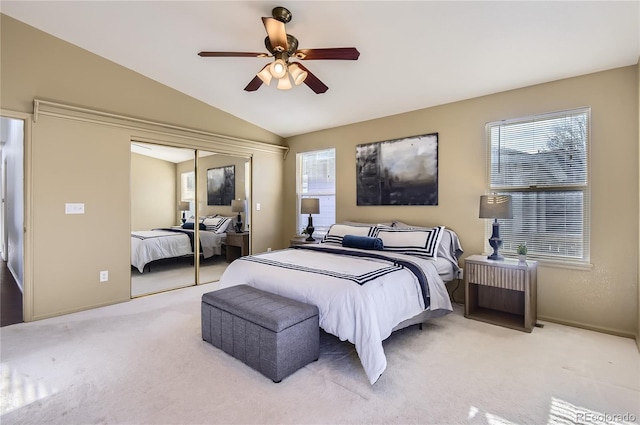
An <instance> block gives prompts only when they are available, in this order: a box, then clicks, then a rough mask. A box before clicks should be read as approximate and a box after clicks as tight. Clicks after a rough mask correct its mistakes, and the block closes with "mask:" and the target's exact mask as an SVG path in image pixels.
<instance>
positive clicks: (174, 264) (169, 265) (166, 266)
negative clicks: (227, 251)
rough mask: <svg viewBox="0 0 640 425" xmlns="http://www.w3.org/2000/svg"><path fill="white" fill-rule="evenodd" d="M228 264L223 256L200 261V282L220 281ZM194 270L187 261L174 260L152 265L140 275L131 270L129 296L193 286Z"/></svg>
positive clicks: (134, 269)
mask: <svg viewBox="0 0 640 425" xmlns="http://www.w3.org/2000/svg"><path fill="white" fill-rule="evenodd" d="M228 265H229V263H227V261H226V257H225V256H220V255H217V256H214V257H211V258H207V259H203V260H200V282H202V283H209V282H215V281H218V280H220V276H222V273H224V271H225V270H226V269H227V266H228ZM195 281H196V280H195V269H194V266H193V264H191V263H190V261H189V260H188V259H184V258H181V259H175V260H167V261H159V262H155V263H153V265H152V266H151V268H150V270H145V272H144V273H140V272H139V271H138V269H136V268H133V267H132V268H131V296H132V297H139V296H142V295H149V294H155V293H158V292H163V291H168V290H171V289H177V288H184V287H186V286H193V285H195Z"/></svg>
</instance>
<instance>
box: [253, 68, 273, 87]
mask: <svg viewBox="0 0 640 425" xmlns="http://www.w3.org/2000/svg"><path fill="white" fill-rule="evenodd" d="M256 75H257V76H258V78H260V79H261V80H262V82H263V83H265V84H266V85H269V83H271V78H273V77H272V76H271V72H269V65H266V66H265V67H264V68H262V69H261V70H260V72H258V73H257V74H256Z"/></svg>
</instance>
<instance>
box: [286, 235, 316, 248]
mask: <svg viewBox="0 0 640 425" xmlns="http://www.w3.org/2000/svg"><path fill="white" fill-rule="evenodd" d="M306 239H307V237H306V236H296V237H295V238H291V240H289V245H290V246H293V245H306V244H309V243H310V244H314V243H320V241H321V240H322V239H321V238H315V241H308V240H306Z"/></svg>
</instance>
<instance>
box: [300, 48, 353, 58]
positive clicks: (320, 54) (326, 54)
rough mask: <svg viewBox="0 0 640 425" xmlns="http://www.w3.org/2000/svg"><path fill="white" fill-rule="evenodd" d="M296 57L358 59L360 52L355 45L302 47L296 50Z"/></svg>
mask: <svg viewBox="0 0 640 425" xmlns="http://www.w3.org/2000/svg"><path fill="white" fill-rule="evenodd" d="M295 57H296V58H298V59H301V60H313V59H337V60H352V61H355V60H358V58H359V57H360V52H359V51H358V49H356V48H355V47H335V48H328V49H300V50H296V53H295Z"/></svg>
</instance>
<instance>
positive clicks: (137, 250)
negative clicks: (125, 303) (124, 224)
mask: <svg viewBox="0 0 640 425" xmlns="http://www.w3.org/2000/svg"><path fill="white" fill-rule="evenodd" d="M231 222H232V219H231V218H230V217H215V218H214V217H212V218H211V219H209V218H204V219H201V220H200V223H199V229H200V231H199V234H200V255H202V256H203V258H211V257H213V256H216V255H221V254H222V244H223V243H224V241H225V240H226V230H227V228H228V227H229V225H230V224H231ZM194 235H195V230H194V222H193V219H190V220H189V221H187V222H186V223H185V224H184V225H183V226H182V227H175V228H174V227H172V228H158V229H152V230H143V231H133V232H131V266H133V267H135V268H136V269H138V271H139V272H140V273H144V270H145V267H147V266H148V265H149V264H150V263H152V262H154V261H158V260H166V259H172V258H181V257H193V253H194Z"/></svg>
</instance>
